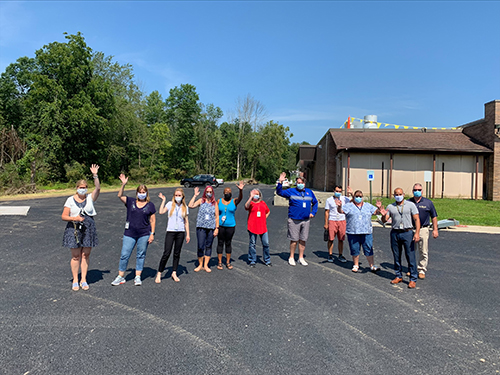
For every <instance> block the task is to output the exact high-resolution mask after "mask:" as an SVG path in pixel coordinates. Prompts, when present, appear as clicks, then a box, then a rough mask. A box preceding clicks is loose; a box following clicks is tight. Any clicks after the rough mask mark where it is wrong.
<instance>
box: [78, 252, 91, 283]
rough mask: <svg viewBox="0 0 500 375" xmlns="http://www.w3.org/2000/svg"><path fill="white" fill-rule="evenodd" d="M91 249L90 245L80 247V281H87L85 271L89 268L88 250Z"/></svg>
mask: <svg viewBox="0 0 500 375" xmlns="http://www.w3.org/2000/svg"><path fill="white" fill-rule="evenodd" d="M91 251H92V248H91V247H83V248H82V261H81V263H80V267H81V270H82V280H81V282H82V283H84V282H85V283H86V282H87V271H88V270H89V257H90V252H91Z"/></svg>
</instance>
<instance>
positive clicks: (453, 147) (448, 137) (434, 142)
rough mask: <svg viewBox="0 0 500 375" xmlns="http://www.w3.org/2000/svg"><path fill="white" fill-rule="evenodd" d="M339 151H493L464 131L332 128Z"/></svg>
mask: <svg viewBox="0 0 500 375" xmlns="http://www.w3.org/2000/svg"><path fill="white" fill-rule="evenodd" d="M330 134H331V136H332V138H333V141H334V143H335V145H336V148H337V150H345V149H348V150H359V151H361V150H370V151H414V152H415V151H416V152H450V153H491V152H493V151H492V150H491V149H490V148H488V147H486V146H484V145H482V144H481V143H479V142H477V141H475V140H473V139H472V138H470V137H468V136H467V135H465V134H463V133H462V132H461V131H460V130H459V131H457V130H441V131H430V130H427V131H423V130H380V129H330Z"/></svg>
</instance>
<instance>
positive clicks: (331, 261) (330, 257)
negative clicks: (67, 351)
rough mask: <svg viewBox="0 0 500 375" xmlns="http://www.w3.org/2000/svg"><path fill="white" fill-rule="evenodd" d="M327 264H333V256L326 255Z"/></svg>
mask: <svg viewBox="0 0 500 375" xmlns="http://www.w3.org/2000/svg"><path fill="white" fill-rule="evenodd" d="M328 263H333V255H328Z"/></svg>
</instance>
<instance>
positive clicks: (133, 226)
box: [124, 197, 156, 238]
mask: <svg viewBox="0 0 500 375" xmlns="http://www.w3.org/2000/svg"><path fill="white" fill-rule="evenodd" d="M125 206H126V207H127V225H126V227H125V233H124V234H125V236H128V237H133V238H139V237H144V236H149V235H150V234H151V223H150V221H149V218H150V217H151V215H153V214H154V213H156V208H155V205H154V204H153V202H148V203H146V205H145V206H144V207H142V208H138V207H137V201H136V199H135V198H131V197H127V201H126V203H125ZM127 227H128V228H127Z"/></svg>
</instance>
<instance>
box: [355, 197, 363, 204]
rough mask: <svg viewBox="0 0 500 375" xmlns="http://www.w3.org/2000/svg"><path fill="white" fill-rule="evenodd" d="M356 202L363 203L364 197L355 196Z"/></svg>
mask: <svg viewBox="0 0 500 375" xmlns="http://www.w3.org/2000/svg"><path fill="white" fill-rule="evenodd" d="M354 202H356V203H361V202H363V197H355V198H354Z"/></svg>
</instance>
